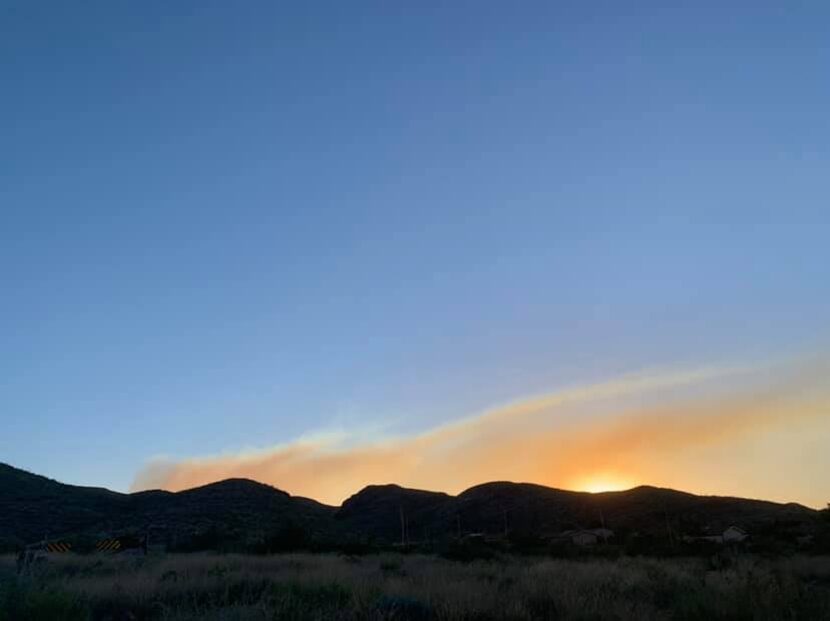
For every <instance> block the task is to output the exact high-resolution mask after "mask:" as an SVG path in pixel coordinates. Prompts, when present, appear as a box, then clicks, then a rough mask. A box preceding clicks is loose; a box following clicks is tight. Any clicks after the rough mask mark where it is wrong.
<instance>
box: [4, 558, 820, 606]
mask: <svg viewBox="0 0 830 621" xmlns="http://www.w3.org/2000/svg"><path fill="white" fill-rule="evenodd" d="M39 619H49V620H51V619H66V620H72V619H79V620H80V619H96V620H98V619H101V620H103V619H112V620H122V619H123V620H128V619H129V620H139V619H166V620H176V621H184V620H196V619H198V620H199V621H211V620H218V619H223V620H224V619H344V620H345V619H424V620H426V619H436V620H439V619H440V620H448V621H450V620H480V621H485V620H488V619H511V620H517V621H518V620H523V619H574V620H576V619H579V620H586V621H587V620H601V619H642V620H652V619H653V620H658V619H659V620H664V619H665V620H668V619H681V620H691V619H723V620H726V619H729V620H741V619H747V620H750V619H751V620H758V621H766V620H769V621H781V620H786V619H810V620H811V621H812V620H815V619H830V558H817V557H814V558H808V557H796V558H792V559H782V560H775V561H765V560H761V559H757V558H754V557H741V558H736V559H733V562H732V563H730V564H729V566H728V567H726V568H719V569H712V566H711V564H710V563H708V562H707V561H705V560H700V559H675V560H658V559H626V558H624V559H620V560H596V559H595V560H585V561H581V560H543V559H524V558H518V557H513V558H506V559H500V560H496V561H476V562H473V563H468V564H461V563H456V562H452V561H448V560H443V559H439V558H435V557H430V556H421V555H401V556H399V555H391V554H386V555H372V556H364V557H343V556H334V555H311V554H287V555H278V556H270V557H252V556H234V555H226V556H222V555H211V554H199V555H169V556H163V557H158V558H152V557H151V558H147V559H130V558H118V557H109V558H103V559H102V558H100V557H67V558H64V559H61V560H58V561H54V562H50V563H48V564H46V565H44V566H42V567H38V568H37V570H36V571H35V572H33V574H32V575H30V576H24V577H22V578H17V577H16V576H15V573H14V559H13V558H9V557H6V558H4V559H2V560H1V561H0V620H2V621H10V620H14V621H27V620H39Z"/></svg>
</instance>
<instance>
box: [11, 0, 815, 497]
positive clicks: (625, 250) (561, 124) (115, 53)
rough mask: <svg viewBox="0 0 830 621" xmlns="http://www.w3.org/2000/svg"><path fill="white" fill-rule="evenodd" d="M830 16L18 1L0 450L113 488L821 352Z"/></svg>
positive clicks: (661, 7)
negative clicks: (168, 471)
mask: <svg viewBox="0 0 830 621" xmlns="http://www.w3.org/2000/svg"><path fill="white" fill-rule="evenodd" d="M828 20H830V8H828V7H827V5H826V3H821V2H812V3H811V2H805V3H797V4H792V5H788V4H781V3H763V2H761V3H758V2H756V3H748V2H747V3H722V2H719V3H706V2H701V3H695V4H694V6H689V7H684V8H677V7H675V8H670V7H668V6H666V4H665V3H658V2H636V3H625V4H621V3H596V4H592V5H590V6H588V5H586V4H585V3H577V2H573V3H566V2H562V3H542V2H539V3H534V2H529V3H523V4H522V5H521V6H517V5H508V3H495V2H487V3H480V2H475V3H473V2H455V3H431V2H427V3H417V5H416V4H413V5H411V6H405V5H402V4H397V3H380V2H377V3H375V2H358V3H333V2H332V3H316V4H313V5H306V6H304V7H300V6H294V7H290V6H288V5H285V4H282V3H266V2H250V3H244V4H243V5H231V4H229V3H224V2H199V3H196V2H190V3H181V4H179V5H177V6H175V7H171V5H170V4H169V3H162V2H133V3H128V2H88V3H83V4H67V3H60V2H40V3H31V2H8V1H6V2H0V76H2V82H0V84H1V86H0V147H1V148H0V277H1V278H2V283H3V290H2V298H0V416H2V430H1V431H0V460H2V461H6V462H9V463H12V464H14V465H18V466H21V467H25V468H27V469H31V470H34V471H36V472H39V473H43V474H46V475H49V476H53V477H57V478H60V479H63V480H67V481H70V482H75V483H84V484H91V485H105V486H109V487H112V488H116V489H122V490H124V489H127V488H128V487H129V486H130V484H131V481H132V480H133V477H134V475H135V473H136V472H137V471H138V470H139V469H140V468H141V467H142V466H143V464H144V463H145V462H146V461H147V460H148V459H149V458H151V457H153V456H156V455H167V456H169V457H171V458H173V459H183V458H188V457H194V456H200V455H215V454H217V453H225V452H234V451H240V450H242V449H245V448H251V447H255V448H264V447H269V446H273V445H277V444H280V443H285V442H290V441H292V440H294V439H296V438H297V437H300V436H303V435H304V434H308V433H313V432H314V431H316V430H320V429H330V428H347V429H352V430H353V429H367V430H376V429H383V430H392V431H394V433H398V434H408V433H414V432H420V431H423V430H426V429H429V428H432V427H434V426H435V425H439V424H441V423H445V422H447V421H450V420H454V419H458V418H461V417H464V416H468V415H470V414H472V413H475V412H479V411H481V410H483V409H485V408H487V407H490V406H492V405H494V404H499V403H504V402H508V401H511V400H513V399H516V398H518V397H521V396H524V395H528V394H537V393H545V392H548V391H550V390H554V389H557V388H560V387H562V386H570V385H574V384H579V383H590V382H597V381H602V380H605V379H607V378H610V377H614V376H616V375H618V374H621V373H628V372H631V371H632V370H634V371H636V370H639V369H643V368H657V367H660V368H662V367H666V366H678V365H680V366H683V365H700V364H725V363H733V362H736V361H737V362H742V361H753V360H760V359H767V358H770V357H775V356H781V355H791V354H794V353H797V352H800V351H803V350H805V349H807V350H811V351H816V350H822V349H823V348H825V346H826V344H827V318H828V317H830V278H828V265H830V244H828V229H830V226H829V225H830V212H829V211H828V200H827V199H828V196H830V174H828V164H830V158H828V155H830V153H829V152H830V121H828V118H830V117H828V115H827V110H830V80H828V68H830V38H828V36H827V27H826V25H827V23H828ZM436 487H440V482H436Z"/></svg>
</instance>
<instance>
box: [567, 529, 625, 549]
mask: <svg viewBox="0 0 830 621" xmlns="http://www.w3.org/2000/svg"><path fill="white" fill-rule="evenodd" d="M613 536H614V531H612V530H611V529H609V528H591V529H580V530H568V531H565V532H564V533H562V535H561V537H562V538H563V539H568V540H570V542H571V543H573V544H574V545H578V546H593V545H596V544H597V543H599V542H600V541H601V542H603V543H605V542H607V541H608V540H609V539H611V538H612V537H613Z"/></svg>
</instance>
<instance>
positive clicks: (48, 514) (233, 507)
mask: <svg viewBox="0 0 830 621" xmlns="http://www.w3.org/2000/svg"><path fill="white" fill-rule="evenodd" d="M334 512H335V509H334V508H333V507H328V506H326V505H323V504H320V503H318V502H316V501H313V500H310V499H308V498H295V497H292V496H290V495H289V494H287V493H286V492H283V491H282V490H278V489H276V488H274V487H271V486H270V485H264V484H262V483H257V482H255V481H250V480H248V479H228V480H226V481H220V482H218V483H211V484H209V485H205V486H203V487H197V488H194V489H189V490H186V491H182V492H178V493H172V492H166V491H161V490H152V491H145V492H137V493H134V494H121V493H118V492H112V491H109V490H105V489H101V488H91V487H77V486H74V485H66V484H63V483H59V482H57V481H53V480H52V479H48V478H46V477H42V476H38V475H35V474H31V473H28V472H25V471H23V470H19V469H17V468H13V467H11V466H8V465H5V464H0V544H5V545H6V546H8V545H9V544H10V543H11V544H17V545H19V544H20V543H24V542H29V541H35V540H39V539H41V538H42V537H44V536H49V537H60V536H65V535H70V534H72V535H77V534H86V535H90V536H99V535H104V534H109V535H111V534H120V533H124V532H145V531H147V530H148V529H152V530H153V532H154V534H155V536H156V537H160V538H163V539H164V540H166V541H167V542H168V543H177V544H181V545H187V544H188V542H190V541H191V540H200V541H204V540H206V539H207V538H212V539H214V540H216V541H247V542H250V541H252V540H253V541H255V540H257V539H260V540H263V539H267V538H268V537H271V536H274V534H275V533H279V532H280V531H281V530H283V529H286V528H289V527H290V528H294V527H298V526H302V528H303V529H304V530H305V531H306V532H307V533H308V534H310V535H314V534H324V535H326V536H328V535H329V534H330V533H332V532H333V531H334V530H335V529H336V525H335V524H334V522H333V519H332V518H333V515H334Z"/></svg>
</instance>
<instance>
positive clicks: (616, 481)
mask: <svg viewBox="0 0 830 621" xmlns="http://www.w3.org/2000/svg"><path fill="white" fill-rule="evenodd" d="M632 487H636V485H635V484H634V483H632V482H631V481H629V480H626V479H623V478H621V477H618V476H615V475H605V474H600V475H596V476H590V477H586V478H584V479H582V480H580V481H577V482H576V483H575V484H574V485H573V489H574V491H580V492H590V493H592V494H598V493H600V492H620V491H622V490H626V489H631V488H632Z"/></svg>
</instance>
